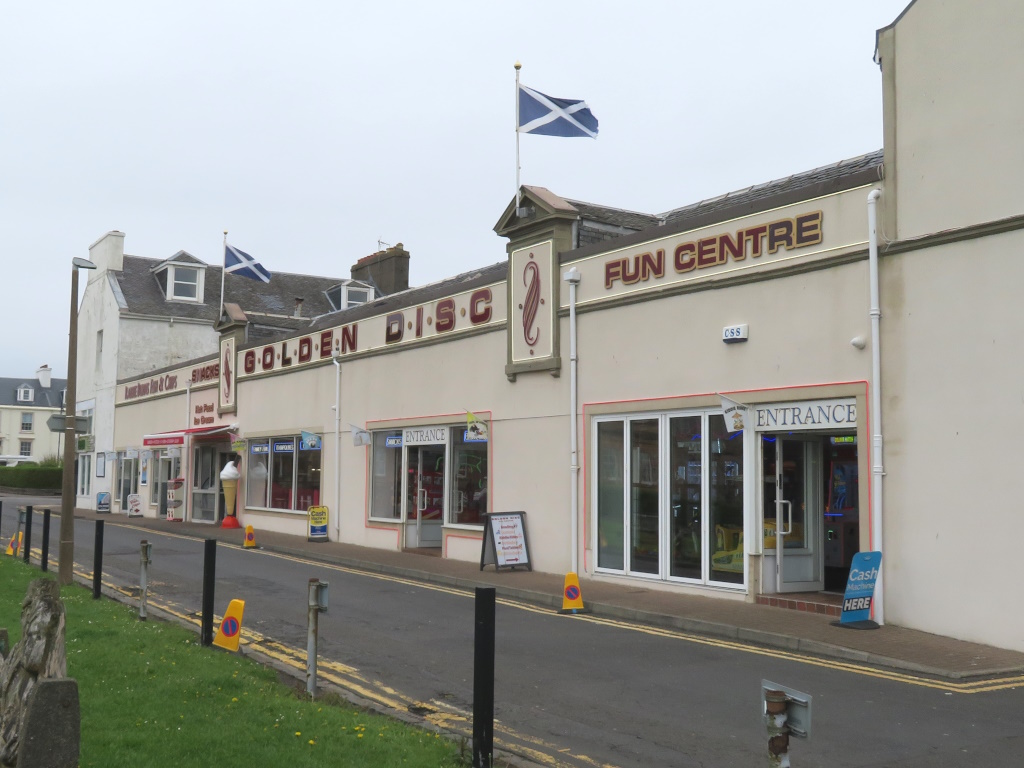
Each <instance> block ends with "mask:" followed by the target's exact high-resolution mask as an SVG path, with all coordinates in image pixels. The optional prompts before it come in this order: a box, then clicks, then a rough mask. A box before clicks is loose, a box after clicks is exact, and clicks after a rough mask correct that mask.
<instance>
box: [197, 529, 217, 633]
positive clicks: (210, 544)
mask: <svg viewBox="0 0 1024 768" xmlns="http://www.w3.org/2000/svg"><path fill="white" fill-rule="evenodd" d="M216 571H217V540H216V539H207V540H206V546H205V549H204V551H203V619H202V625H201V627H200V633H199V641H200V642H201V643H202V644H203V645H213V587H214V578H215V574H216Z"/></svg>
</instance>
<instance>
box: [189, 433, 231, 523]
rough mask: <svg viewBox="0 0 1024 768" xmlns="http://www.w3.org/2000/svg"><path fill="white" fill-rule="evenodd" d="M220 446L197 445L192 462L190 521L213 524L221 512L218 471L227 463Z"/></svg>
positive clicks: (222, 503)
mask: <svg viewBox="0 0 1024 768" xmlns="http://www.w3.org/2000/svg"><path fill="white" fill-rule="evenodd" d="M220 448H221V446H218V445H197V446H196V449H195V452H194V454H193V462H192V520H193V521H195V522H197V523H215V522H217V520H218V516H219V514H220V512H221V511H222V510H223V507H224V502H223V498H224V497H223V495H222V493H221V489H220V471H221V469H223V468H224V465H225V464H226V463H227V457H226V456H222V455H221V450H220Z"/></svg>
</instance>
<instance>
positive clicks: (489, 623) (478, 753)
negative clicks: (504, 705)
mask: <svg viewBox="0 0 1024 768" xmlns="http://www.w3.org/2000/svg"><path fill="white" fill-rule="evenodd" d="M493 760H494V587H477V588H476V632H475V634H474V648H473V768H491V766H492V765H493Z"/></svg>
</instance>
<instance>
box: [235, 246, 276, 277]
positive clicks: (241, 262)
mask: <svg viewBox="0 0 1024 768" xmlns="http://www.w3.org/2000/svg"><path fill="white" fill-rule="evenodd" d="M224 272H225V273H227V274H229V275H240V276H242V277H248V278H249V279H250V280H262V281H263V282H264V283H269V282H270V273H269V272H268V271H267V270H266V269H265V268H264V267H263V265H262V264H260V263H259V262H258V261H256V259H254V258H253V257H252V256H250V255H249V254H248V253H246V252H245V251H240V250H238V249H237V248H235V246H233V245H228V244H227V243H224Z"/></svg>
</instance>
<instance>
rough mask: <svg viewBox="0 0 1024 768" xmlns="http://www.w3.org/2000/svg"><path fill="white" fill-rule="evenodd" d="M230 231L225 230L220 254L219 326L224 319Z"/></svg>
mask: <svg viewBox="0 0 1024 768" xmlns="http://www.w3.org/2000/svg"><path fill="white" fill-rule="evenodd" d="M227 260H228V231H227V230H226V229H225V230H224V248H223V249H222V250H221V252H220V309H219V310H217V324H218V325H219V324H220V320H221V318H222V317H224V275H225V273H226V272H227V266H228V265H227Z"/></svg>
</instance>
